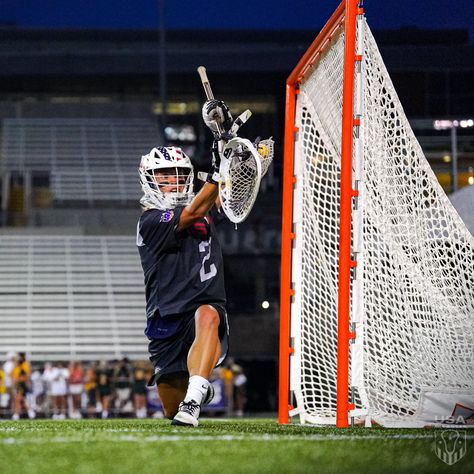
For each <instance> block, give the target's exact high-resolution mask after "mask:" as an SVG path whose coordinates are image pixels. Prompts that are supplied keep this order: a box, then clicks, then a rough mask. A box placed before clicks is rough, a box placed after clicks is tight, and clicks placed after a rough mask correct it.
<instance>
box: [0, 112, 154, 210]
mask: <svg viewBox="0 0 474 474" xmlns="http://www.w3.org/2000/svg"><path fill="white" fill-rule="evenodd" d="M160 137H161V135H160V132H159V129H158V127H157V124H156V123H155V122H154V121H153V120H147V119H130V120H123V119H4V120H3V125H2V140H1V143H2V144H1V156H2V166H3V169H4V170H5V171H9V172H18V173H22V172H25V171H29V172H30V173H47V174H49V175H50V184H51V191H52V193H53V199H55V200H56V201H77V200H79V201H88V202H93V201H103V200H105V201H107V200H112V201H117V200H120V201H132V200H133V201H136V200H137V198H138V197H139V187H138V186H137V185H136V183H137V174H136V168H137V166H138V161H139V156H140V155H141V154H144V153H146V152H148V151H149V150H150V148H152V147H153V146H155V145H156V144H157V143H160V142H161V138H160Z"/></svg>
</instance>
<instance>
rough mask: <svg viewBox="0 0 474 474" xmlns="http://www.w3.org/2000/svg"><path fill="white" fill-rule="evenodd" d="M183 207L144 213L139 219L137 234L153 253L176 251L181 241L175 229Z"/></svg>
mask: <svg viewBox="0 0 474 474" xmlns="http://www.w3.org/2000/svg"><path fill="white" fill-rule="evenodd" d="M183 209H184V207H179V208H176V209H173V210H164V211H162V210H158V209H154V210H151V211H146V212H144V213H143V214H142V217H141V218H140V223H139V228H138V233H139V234H140V237H141V239H142V241H143V243H144V244H145V245H146V246H148V247H150V248H151V249H152V250H153V251H154V252H155V253H161V252H167V251H172V250H175V249H178V248H179V247H180V246H181V239H180V236H179V233H178V232H177V231H176V228H177V227H178V224H179V218H180V216H181V213H182V212H183Z"/></svg>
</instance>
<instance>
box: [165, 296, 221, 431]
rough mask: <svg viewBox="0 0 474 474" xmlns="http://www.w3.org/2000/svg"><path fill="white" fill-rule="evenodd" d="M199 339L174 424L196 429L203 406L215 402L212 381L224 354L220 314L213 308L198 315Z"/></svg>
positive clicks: (190, 357) (207, 307)
mask: <svg viewBox="0 0 474 474" xmlns="http://www.w3.org/2000/svg"><path fill="white" fill-rule="evenodd" d="M194 319H195V324H196V335H195V338H194V342H193V345H192V346H191V349H190V350H189V353H188V371H189V384H188V387H187V391H186V395H185V397H184V400H183V402H182V403H181V404H180V407H179V411H178V414H177V415H176V416H175V418H174V419H173V424H176V425H187V426H197V425H198V417H199V413H200V410H201V405H202V404H203V403H206V402H208V401H210V399H211V398H212V396H213V394H212V386H211V385H210V383H209V380H208V379H209V377H210V375H211V373H212V370H213V369H214V367H215V366H216V364H217V361H218V360H219V357H220V354H221V344H220V341H219V322H220V318H219V313H218V312H217V310H216V309H215V308H214V307H212V306H210V305H203V306H200V307H199V308H198V309H197V311H196V315H195V318H194Z"/></svg>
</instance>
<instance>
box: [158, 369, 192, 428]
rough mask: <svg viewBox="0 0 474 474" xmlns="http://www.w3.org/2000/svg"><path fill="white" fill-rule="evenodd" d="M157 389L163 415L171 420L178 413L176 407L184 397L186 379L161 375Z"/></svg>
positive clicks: (182, 376) (186, 387) (179, 376)
mask: <svg viewBox="0 0 474 474" xmlns="http://www.w3.org/2000/svg"><path fill="white" fill-rule="evenodd" d="M157 388H158V395H159V396H160V400H161V403H162V405H163V414H164V415H165V417H166V418H169V419H170V420H171V419H173V417H174V416H175V415H176V413H178V406H179V404H180V403H181V402H182V401H183V400H184V397H185V395H186V390H187V389H188V377H187V376H185V375H176V374H170V375H163V376H162V377H161V379H160V383H159V384H158V385H157Z"/></svg>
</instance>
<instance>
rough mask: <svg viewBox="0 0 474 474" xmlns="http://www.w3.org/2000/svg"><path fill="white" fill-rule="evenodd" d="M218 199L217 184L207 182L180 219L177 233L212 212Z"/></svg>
mask: <svg viewBox="0 0 474 474" xmlns="http://www.w3.org/2000/svg"><path fill="white" fill-rule="evenodd" d="M217 197H218V191H217V183H212V182H206V183H204V186H203V187H202V188H201V190H200V191H199V192H198V193H197V194H196V196H195V197H194V199H193V200H192V201H191V202H190V204H188V205H187V206H186V207H185V208H184V209H183V212H182V213H181V216H180V217H179V223H178V227H177V228H176V231H177V232H181V231H182V230H184V229H186V228H188V227H189V226H191V225H193V224H194V223H195V222H197V221H198V220H199V219H202V218H203V217H205V216H206V214H207V213H208V212H209V211H210V209H211V207H212V206H213V205H214V204H215V202H216V199H217Z"/></svg>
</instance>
